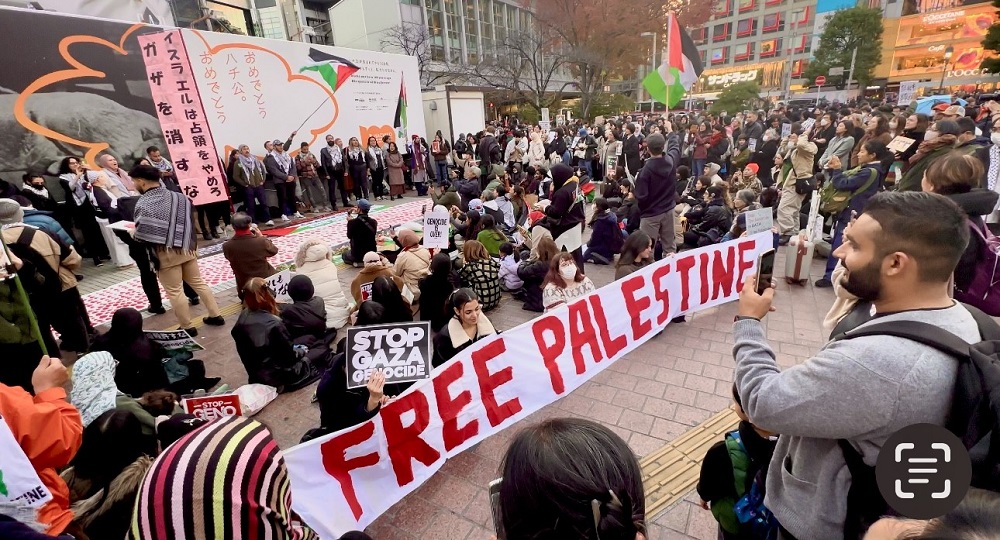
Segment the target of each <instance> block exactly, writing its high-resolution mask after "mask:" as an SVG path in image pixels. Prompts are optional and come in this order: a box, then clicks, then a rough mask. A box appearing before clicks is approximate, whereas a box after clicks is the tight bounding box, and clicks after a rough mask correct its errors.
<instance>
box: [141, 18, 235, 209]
mask: <svg viewBox="0 0 1000 540" xmlns="http://www.w3.org/2000/svg"><path fill="white" fill-rule="evenodd" d="M137 39H138V40H139V45H140V47H141V48H142V59H143V61H144V62H145V63H146V71H147V80H148V82H149V88H150V90H151V91H152V94H153V101H154V102H155V103H156V115H157V117H158V118H159V120H160V127H161V128H162V129H163V136H164V139H166V143H167V149H168V150H169V152H170V157H171V158H172V159H173V161H174V169H175V172H176V174H177V180H178V182H179V183H180V186H181V189H182V190H184V194H185V195H187V197H188V198H189V199H191V203H192V204H194V205H195V206H199V205H202V204H208V203H213V202H216V201H223V200H227V199H228V195H227V194H226V190H225V187H224V186H223V183H224V182H225V173H224V171H223V167H222V164H221V162H220V161H219V156H218V155H217V154H216V153H215V142H214V141H213V140H212V134H211V132H210V131H209V128H208V122H207V119H206V118H205V108H204V106H203V105H202V101H201V97H200V95H199V94H198V89H197V85H196V83H195V79H194V73H192V71H191V62H190V60H189V59H188V55H187V50H186V49H185V48H184V40H183V39H182V38H181V32H180V30H169V31H164V32H158V33H155V34H145V35H141V36H138V38H137ZM210 67H211V66H206V69H208V68H210Z"/></svg>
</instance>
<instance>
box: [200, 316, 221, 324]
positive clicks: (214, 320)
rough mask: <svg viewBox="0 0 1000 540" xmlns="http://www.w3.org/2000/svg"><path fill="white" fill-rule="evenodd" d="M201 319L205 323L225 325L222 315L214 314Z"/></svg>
mask: <svg viewBox="0 0 1000 540" xmlns="http://www.w3.org/2000/svg"><path fill="white" fill-rule="evenodd" d="M202 320H203V321H205V324H207V325H209V326H225V324H226V319H224V318H223V317H222V315H216V316H215V317H205V318H204V319H202Z"/></svg>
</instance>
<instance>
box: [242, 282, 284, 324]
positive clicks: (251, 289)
mask: <svg viewBox="0 0 1000 540" xmlns="http://www.w3.org/2000/svg"><path fill="white" fill-rule="evenodd" d="M243 305H245V306H246V307H247V309H249V310H250V311H266V312H268V313H270V314H272V315H277V314H278V303H277V302H275V301H274V295H273V294H272V293H271V289H269V288H268V287H267V282H266V281H264V279H263V278H259V277H255V278H251V279H250V281H248V282H247V284H246V285H245V286H244V287H243Z"/></svg>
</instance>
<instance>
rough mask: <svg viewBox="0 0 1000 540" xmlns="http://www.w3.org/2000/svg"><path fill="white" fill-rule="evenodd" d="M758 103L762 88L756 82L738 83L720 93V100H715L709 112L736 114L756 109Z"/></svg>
mask: <svg viewBox="0 0 1000 540" xmlns="http://www.w3.org/2000/svg"><path fill="white" fill-rule="evenodd" d="M758 101H760V87H759V86H757V83H756V82H754V81H747V82H738V83H735V84H733V85H730V86H728V87H726V89H725V90H723V91H722V92H720V93H719V99H717V100H715V103H713V104H712V107H711V108H710V109H709V112H710V113H712V114H719V113H721V112H723V111H725V112H727V113H729V114H734V113H736V112H737V111H742V110H744V109H748V108H751V107H755V106H756V104H757V102H758Z"/></svg>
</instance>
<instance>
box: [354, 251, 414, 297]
mask: <svg viewBox="0 0 1000 540" xmlns="http://www.w3.org/2000/svg"><path fill="white" fill-rule="evenodd" d="M363 260H364V265H365V266H364V268H362V269H361V271H360V272H358V275H357V276H354V280H353V281H351V297H352V298H354V309H358V306H360V305H361V302H364V301H365V300H368V299H369V298H371V296H372V283H374V282H375V278H377V277H380V276H385V277H388V278H390V279H392V281H393V282H394V283H395V284H396V286H397V287H399V289H400V290H402V289H403V280H401V279H399V278H398V277H396V276H395V275H394V274H393V273H392V265H391V264H389V261H387V260H386V259H385V257H383V256H381V255H379V254H378V253H375V252H374V251H370V252H368V253H366V254H365V255H364V259H363Z"/></svg>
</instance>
